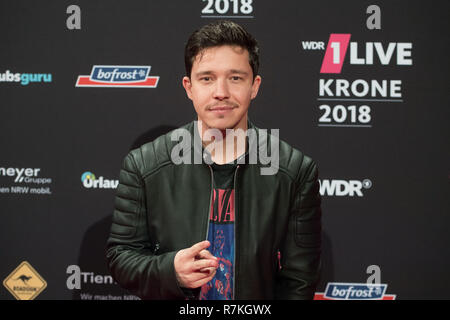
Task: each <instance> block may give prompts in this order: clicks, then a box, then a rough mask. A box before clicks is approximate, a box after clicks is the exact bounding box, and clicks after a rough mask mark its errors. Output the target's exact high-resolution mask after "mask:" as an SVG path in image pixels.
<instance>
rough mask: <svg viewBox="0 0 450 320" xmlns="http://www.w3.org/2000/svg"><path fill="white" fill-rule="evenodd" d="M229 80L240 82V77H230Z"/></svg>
mask: <svg viewBox="0 0 450 320" xmlns="http://www.w3.org/2000/svg"><path fill="white" fill-rule="evenodd" d="M231 80H233V81H239V80H242V77H239V76H232V77H231Z"/></svg>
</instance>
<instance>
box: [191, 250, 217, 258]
mask: <svg viewBox="0 0 450 320" xmlns="http://www.w3.org/2000/svg"><path fill="white" fill-rule="evenodd" d="M195 258H196V259H217V258H216V257H215V256H213V255H212V254H211V252H209V251H208V250H206V249H205V250H202V251H200V253H199V254H198V255H197V256H196V257H195Z"/></svg>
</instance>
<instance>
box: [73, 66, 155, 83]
mask: <svg viewBox="0 0 450 320" xmlns="http://www.w3.org/2000/svg"><path fill="white" fill-rule="evenodd" d="M150 69H151V66H100V65H95V66H93V67H92V70H91V74H90V75H89V76H78V79H77V82H76V84H75V86H76V87H103V88H156V87H157V86H158V81H159V76H148V74H149V73H150Z"/></svg>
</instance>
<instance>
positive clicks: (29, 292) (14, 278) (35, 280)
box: [3, 261, 47, 300]
mask: <svg viewBox="0 0 450 320" xmlns="http://www.w3.org/2000/svg"><path fill="white" fill-rule="evenodd" d="M3 285H4V286H5V287H6V289H8V291H9V292H10V293H11V294H12V295H13V296H14V298H16V299H17V300H33V299H34V298H36V297H37V296H38V295H39V294H40V293H41V292H42V291H43V290H44V289H45V288H46V287H47V282H45V280H44V279H43V278H42V277H41V276H40V275H39V273H37V271H36V270H34V268H33V267H32V266H31V265H30V264H29V263H28V262H26V261H23V262H22V263H21V264H20V265H19V266H18V267H17V268H16V269H15V270H14V271H13V272H11V274H10V275H9V276H8V277H7V278H6V279H5V280H3Z"/></svg>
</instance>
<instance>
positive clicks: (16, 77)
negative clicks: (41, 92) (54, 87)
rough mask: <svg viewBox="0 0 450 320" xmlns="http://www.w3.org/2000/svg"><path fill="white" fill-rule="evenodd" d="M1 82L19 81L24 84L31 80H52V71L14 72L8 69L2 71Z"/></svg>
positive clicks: (0, 74)
mask: <svg viewBox="0 0 450 320" xmlns="http://www.w3.org/2000/svg"><path fill="white" fill-rule="evenodd" d="M0 82H18V83H20V84H21V85H23V86H26V85H28V84H30V83H31V82H52V74H51V73H14V72H11V71H9V70H6V71H5V72H3V73H0Z"/></svg>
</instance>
